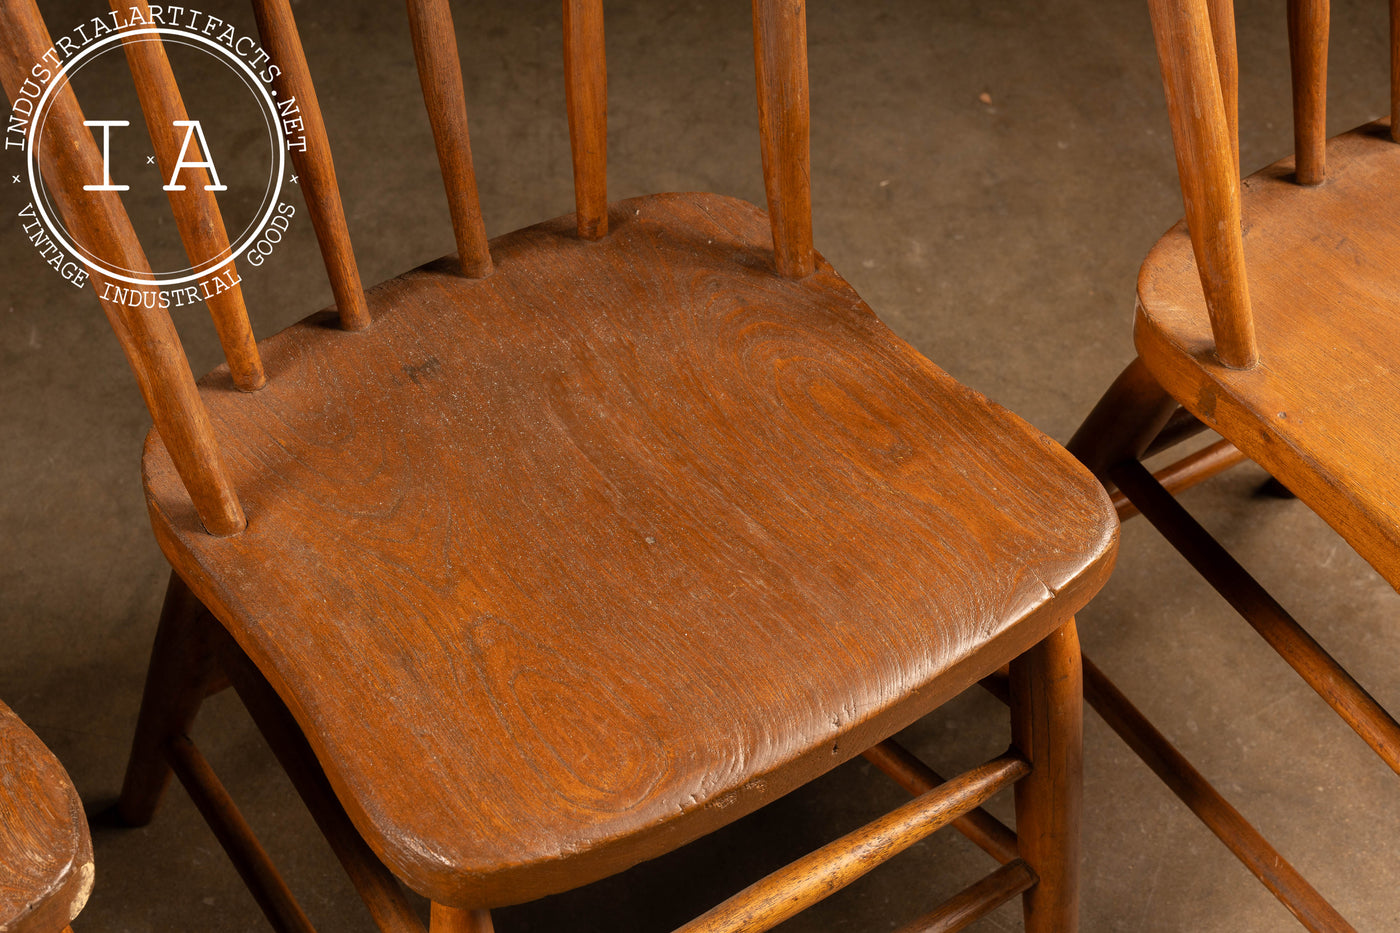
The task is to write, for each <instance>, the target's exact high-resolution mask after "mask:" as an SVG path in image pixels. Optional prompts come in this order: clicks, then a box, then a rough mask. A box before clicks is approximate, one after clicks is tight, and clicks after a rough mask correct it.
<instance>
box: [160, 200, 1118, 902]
mask: <svg viewBox="0 0 1400 933" xmlns="http://www.w3.org/2000/svg"><path fill="white" fill-rule="evenodd" d="M609 221H610V229H611V232H610V234H609V236H608V237H607V238H606V239H604V240H600V241H596V242H590V241H586V240H581V239H579V238H578V236H577V234H576V232H575V230H574V226H573V218H572V217H567V218H561V219H559V220H555V221H551V222H549V223H545V224H541V225H539V226H536V227H532V228H529V229H526V230H521V231H518V232H516V233H513V234H510V235H508V236H505V237H502V238H499V239H497V240H495V241H493V242H492V244H491V251H492V256H493V259H494V261H495V266H496V268H495V272H494V273H493V274H492V275H491V276H489V277H487V278H484V279H475V280H473V279H465V278H462V277H461V276H460V275H458V274H456V262H455V261H448V260H444V261H442V262H438V263H434V264H431V265H428V266H425V267H423V268H421V269H419V270H416V271H414V272H411V273H409V274H407V275H405V276H402V277H400V278H398V279H394V280H392V281H390V282H386V283H384V284H383V285H381V286H379V287H377V288H375V289H371V290H370V292H369V307H370V312H371V315H372V316H373V319H374V322H373V324H372V325H371V326H370V327H369V328H368V329H366V330H364V331H360V332H353V333H347V332H345V331H343V330H340V329H338V328H335V327H333V326H328V324H327V321H328V318H327V317H326V316H325V315H320V316H315V317H312V318H309V319H308V320H307V321H304V322H302V323H301V324H298V325H295V326H293V327H291V328H289V329H288V330H286V331H284V332H282V333H281V334H279V335H277V336H275V337H273V338H271V339H270V340H267V341H265V342H264V343H263V344H262V345H261V347H260V349H261V351H262V354H263V361H264V365H265V367H266V370H267V372H268V376H269V382H268V385H267V387H266V388H264V389H262V390H261V391H259V392H257V393H255V394H248V393H242V392H238V391H237V390H235V389H234V388H233V386H232V383H231V381H230V379H229V376H228V372H227V370H226V369H224V368H221V369H220V370H217V371H215V372H214V373H213V374H211V375H210V376H209V377H207V378H206V379H205V380H203V383H202V385H203V390H202V395H203V397H204V400H205V403H206V405H207V407H208V409H209V412H210V415H211V418H212V420H213V423H214V427H215V430H216V431H217V432H218V433H219V435H220V436H221V437H224V438H227V439H228V440H227V442H226V443H225V446H224V451H225V455H226V457H227V462H228V464H229V468H230V470H231V472H232V475H233V480H234V483H235V484H236V486H237V487H238V489H239V490H240V494H241V500H242V502H243V505H244V510H245V512H246V514H247V516H248V526H247V528H246V529H245V530H244V531H243V532H242V533H241V534H239V535H237V536H233V537H228V538H219V537H214V536H212V535H209V534H208V533H207V532H206V531H205V530H204V529H203V527H202V526H201V525H200V523H199V520H198V518H197V517H196V515H195V513H194V510H193V508H192V507H191V505H190V499H189V497H188V496H187V495H186V494H185V493H184V490H183V487H182V486H181V485H180V481H179V477H178V476H177V475H176V474H175V472H174V469H173V467H172V465H171V462H170V459H169V457H168V456H167V454H166V452H165V450H164V448H163V446H162V445H161V443H160V439H159V435H158V434H156V433H155V432H152V434H151V439H150V442H149V444H148V448H147V454H146V478H147V490H148V495H149V500H150V505H151V513H152V517H153V520H154V525H155V528H156V530H157V534H158V537H159V538H160V541H161V544H162V546H163V548H164V549H165V551H166V554H167V556H168V557H169V558H170V560H171V562H172V563H173V564H174V565H175V566H176V567H177V568H179V572H180V574H181V575H182V576H183V577H184V578H185V579H186V580H187V581H188V582H189V583H190V585H191V587H192V588H193V589H194V590H195V592H196V594H197V595H198V596H199V598H200V600H201V601H202V602H203V603H204V604H205V605H207V606H208V607H209V608H210V609H211V610H212V611H213V612H214V613H215V615H217V616H218V617H219V619H220V620H221V621H223V623H224V625H225V626H226V627H227V629H228V630H229V631H230V632H231V633H233V634H234V636H235V637H236V638H237V640H238V641H239V643H240V644H241V646H242V647H243V649H244V650H245V651H246V652H247V653H248V654H249V655H250V656H251V657H252V658H253V659H254V660H255V661H256V663H257V665H258V667H259V668H261V669H262V670H263V672H264V673H265V674H266V675H267V676H268V677H269V679H270V680H271V681H272V683H273V684H274V686H275V687H276V688H277V690H278V692H279V694H281V696H282V698H283V699H284V701H286V703H287V705H288V706H289V707H290V708H291V710H292V711H293V712H294V714H295V715H296V718H297V720H298V722H299V723H300V725H301V727H302V729H303V731H304V732H305V733H306V735H307V737H308V739H309V740H310V742H311V744H312V746H313V747H314V748H315V750H316V752H317V757H318V758H319V759H320V761H321V763H322V765H323V766H324V767H325V769H326V771H327V774H328V776H329V778H330V780H331V782H332V784H333V785H334V787H335V788H336V791H337V793H338V796H339V797H340V799H341V801H342V803H343V804H344V805H345V806H346V808H347V810H348V811H349V813H350V814H351V815H352V817H353V818H354V821H355V824H356V826H357V828H358V829H359V830H360V831H361V832H362V833H363V834H364V836H365V837H366V839H367V840H368V841H369V842H370V843H371V844H372V846H373V848H374V849H375V851H376V852H377V853H378V854H379V855H380V856H381V858H383V859H384V860H385V862H386V863H387V864H388V865H389V866H390V867H391V868H392V869H393V870H394V871H395V873H396V874H398V875H400V877H402V878H403V879H405V880H406V881H408V882H409V883H410V884H411V885H412V886H413V887H414V888H416V889H417V890H419V891H420V892H423V893H425V894H428V895H430V896H432V897H433V898H435V899H437V900H440V901H446V902H449V903H491V904H505V903H512V902H516V901H521V900H526V899H529V898H533V897H536V896H540V895H543V894H546V893H551V892H554V891H558V890H562V889H565V888H569V887H573V886H576V885H578V884H580V883H582V882H585V881H589V880H593V879H595V878H598V877H602V876H604V875H607V874H611V873H613V872H615V871H618V870H620V869H622V868H624V867H627V866H628V865H631V864H633V863H635V862H637V861H640V860H642V859H644V858H648V857H651V856H653V855H656V854H659V853H660V852H663V851H666V850H669V849H671V848H674V847H675V846H677V845H679V844H680V843H681V842H684V841H686V840H689V839H692V838H694V837H696V836H698V835H700V834H702V833H704V832H707V831H709V830H711V829H713V828H716V827H717V826H719V825H722V824H724V823H728V822H730V821H732V820H733V819H734V818H735V817H736V816H737V815H739V814H741V813H744V812H747V811H749V810H752V809H754V808H756V807H758V806H760V805H762V804H764V803H766V802H768V801H770V800H772V799H774V798H775V797H777V796H779V795H781V794H783V793H785V792H787V791H788V790H791V789H792V788H794V787H796V786H798V785H800V784H802V783H804V782H806V781H807V780H810V779H811V778H812V777H814V776H816V775H817V774H820V773H822V772H824V771H826V770H828V769H830V768H832V767H834V766H835V765H837V764H839V763H840V762H842V761H845V760H846V759H848V758H850V757H852V756H854V755H857V754H859V753H860V752H861V751H862V750H864V749H865V748H866V747H868V746H869V745H871V744H873V743H875V742H877V741H879V740H880V739H881V738H883V737H884V736H886V735H888V734H890V733H891V732H893V731H895V730H897V729H899V728H901V727H902V726H904V725H906V724H908V723H910V722H912V721H913V720H914V719H916V718H917V717H919V716H921V715H923V714H924V713H926V712H928V711H929V710H931V709H933V708H934V707H936V706H937V705H939V704H940V703H942V702H943V701H945V700H947V699H949V698H950V697H951V696H953V695H955V694H956V693H958V692H960V691H961V690H963V689H965V688H966V687H967V686H969V685H971V684H973V683H975V682H976V681H977V680H978V679H979V678H981V677H984V676H986V675H987V674H989V673H991V672H992V671H993V670H995V669H996V668H998V667H1000V666H1001V665H1004V664H1006V663H1007V662H1008V661H1010V660H1011V659H1012V658H1014V657H1016V656H1017V655H1019V654H1021V653H1022V652H1024V651H1025V650H1027V649H1028V648H1029V647H1030V646H1031V645H1033V644H1035V643H1036V642H1038V641H1040V640H1041V639H1043V638H1045V637H1046V636H1047V635H1048V634H1049V633H1050V632H1051V631H1053V630H1054V629H1056V628H1057V627H1059V626H1060V625H1062V624H1063V623H1064V622H1065V620H1067V619H1068V618H1069V617H1070V616H1071V614H1072V613H1074V612H1075V611H1076V610H1078V609H1079V608H1080V607H1081V606H1082V605H1083V604H1084V603H1085V602H1086V601H1087V599H1088V598H1089V596H1090V594H1092V593H1093V592H1094V591H1096V590H1097V588H1098V587H1099V586H1100V585H1101V584H1102V582H1103V580H1104V579H1105V577H1106V575H1107V573H1108V571H1109V568H1110V566H1111V563H1112V560H1111V558H1112V554H1113V551H1114V544H1115V541H1116V535H1117V525H1116V522H1114V521H1113V519H1112V515H1111V512H1110V511H1109V508H1108V505H1107V501H1106V498H1105V495H1104V492H1103V490H1102V489H1101V488H1100V487H1099V486H1098V484H1097V483H1095V482H1094V481H1093V479H1092V477H1091V476H1090V475H1089V474H1088V473H1087V472H1086V471H1084V470H1083V468H1082V467H1080V466H1079V465H1078V464H1077V463H1076V462H1075V461H1074V460H1073V458H1071V457H1070V456H1069V455H1068V454H1067V453H1066V452H1065V451H1064V450H1063V449H1061V448H1059V447H1058V446H1057V445H1055V444H1053V443H1051V442H1050V441H1049V440H1047V439H1046V438H1045V437H1044V436H1043V435H1041V434H1040V433H1039V432H1037V431H1036V430H1035V429H1033V428H1031V427H1030V426H1028V425H1027V424H1025V423H1024V422H1023V421H1021V420H1020V419H1019V418H1017V417H1016V416H1014V415H1012V414H1011V413H1010V412H1007V411H1006V410H1004V409H1002V408H1000V407H998V406H996V405H994V404H992V403H990V402H988V401H987V400H985V399H983V398H982V397H980V396H979V395H977V394H976V393H974V392H972V391H970V390H968V389H966V388H964V387H962V386H960V385H959V384H958V383H956V382H954V381H953V380H952V379H951V378H950V377H948V376H947V375H946V374H944V373H943V372H942V371H941V370H939V369H938V368H937V367H935V366H934V365H932V364H931V363H929V362H928V360H926V359H925V358H924V357H922V356H920V355H919V354H918V353H916V352H915V351H914V350H913V349H912V348H910V347H909V346H908V345H906V344H905V343H904V342H903V341H901V340H899V339H898V338H897V337H895V336H894V335H893V334H892V333H891V332H890V331H889V330H888V329H887V328H886V327H885V326H884V325H883V324H881V323H880V322H879V321H878V320H877V319H876V317H875V316H874V314H873V313H872V312H871V310H870V309H869V308H868V307H867V306H866V305H865V303H864V302H862V301H861V299H860V298H859V296H857V295H856V293H855V292H854V291H853V290H852V289H851V288H850V286H849V285H847V284H846V283H845V282H844V281H843V280H842V279H841V278H840V276H838V275H837V274H836V273H835V272H834V271H833V270H832V269H831V268H830V266H828V265H826V264H825V263H824V262H822V261H820V260H819V261H818V271H817V272H816V273H815V274H813V275H811V276H808V277H806V278H804V279H800V280H794V279H784V278H780V277H776V276H774V275H773V274H772V272H771V269H770V266H769V263H770V261H771V259H770V257H771V249H772V247H771V240H770V233H769V228H768V220H767V217H766V216H765V215H764V214H762V213H761V212H760V211H758V210H757V209H756V208H754V207H753V206H752V205H749V204H747V203H744V202H741V201H736V200H733V199H730V198H723V197H719V196H716V195H657V196H653V197H648V198H639V199H635V200H631V201H624V202H621V203H619V204H616V205H614V206H613V208H612V210H611V212H610V218H609ZM326 683H334V684H336V689H335V690H334V691H330V690H326V689H325V684H326Z"/></svg>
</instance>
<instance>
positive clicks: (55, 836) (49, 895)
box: [0, 703, 93, 933]
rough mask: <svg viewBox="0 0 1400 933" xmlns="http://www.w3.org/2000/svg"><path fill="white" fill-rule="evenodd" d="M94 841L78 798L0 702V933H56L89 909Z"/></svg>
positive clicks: (35, 739)
mask: <svg viewBox="0 0 1400 933" xmlns="http://www.w3.org/2000/svg"><path fill="white" fill-rule="evenodd" d="M92 879H93V868H92V841H91V840H90V839H89V838H88V827H87V820H86V819H85V818H84V816H83V804H82V801H80V800H79V799H78V792H77V791H75V790H74V789H73V784H72V782H71V781H69V780H68V774H67V772H65V771H64V770H63V766H62V765H61V764H59V763H58V759H57V758H55V757H54V756H53V753H52V752H50V751H49V750H48V749H47V748H45V747H44V743H43V742H40V741H39V738H38V737H37V736H36V735H35V734H34V733H33V732H30V731H29V729H28V728H27V727H26V726H25V725H24V723H22V722H21V721H20V719H19V717H18V716H16V715H15V714H14V712H13V711H11V710H10V708H9V707H7V706H5V704H3V703H0V930H4V931H5V933H56V931H58V930H62V929H63V928H64V927H66V926H67V925H68V922H69V921H70V920H72V919H73V918H74V917H76V916H77V915H78V912H79V911H80V910H82V909H83V905H84V904H85V903H87V899H88V893H89V892H90V891H91V890H92Z"/></svg>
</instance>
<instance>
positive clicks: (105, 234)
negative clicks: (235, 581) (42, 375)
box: [0, 0, 247, 535]
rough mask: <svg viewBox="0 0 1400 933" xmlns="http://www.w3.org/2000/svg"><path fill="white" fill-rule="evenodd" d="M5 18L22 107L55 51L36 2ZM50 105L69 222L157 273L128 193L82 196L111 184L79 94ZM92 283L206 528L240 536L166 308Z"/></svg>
mask: <svg viewBox="0 0 1400 933" xmlns="http://www.w3.org/2000/svg"><path fill="white" fill-rule="evenodd" d="M0 16H2V17H3V19H4V21H5V23H6V24H7V28H6V29H5V31H3V32H0V82H3V84H4V86H5V91H6V93H7V94H8V95H9V97H10V100H11V101H14V100H16V99H18V96H19V94H20V88H21V86H22V85H23V84H24V82H25V80H26V78H27V77H28V75H29V69H30V67H31V66H32V64H33V63H34V62H38V61H40V60H41V57H42V56H43V54H44V53H45V52H46V51H48V50H49V49H50V48H52V47H53V44H52V42H51V41H50V39H49V34H48V30H47V29H46V28H45V27H44V23H43V18H42V16H41V15H40V13H39V8H38V6H37V5H36V4H35V0H0ZM49 107H50V109H49V113H48V117H47V121H48V129H47V130H46V131H45V133H44V140H43V149H42V152H41V157H40V160H39V161H40V164H41V165H42V166H43V169H44V180H45V182H46V183H47V186H48V190H49V194H50V196H51V197H52V198H53V201H54V203H55V204H56V205H57V207H58V209H59V211H60V213H61V214H62V215H63V219H64V222H65V223H66V225H67V226H68V228H69V230H70V231H71V232H72V233H73V234H74V236H75V237H76V238H77V239H78V240H79V241H80V242H83V243H85V244H87V246H88V248H89V249H90V250H91V251H92V252H93V253H94V254H96V255H98V256H101V257H103V258H104V259H105V260H106V261H108V262H111V263H114V264H117V265H120V266H122V267H123V268H126V269H132V270H136V274H137V276H138V277H140V276H149V275H151V266H150V263H149V262H148V261H147V260H146V254H145V251H144V250H142V248H141V244H140V243H139V242H138V241H137V239H136V231H135V229H134V228H133V227H132V225H131V219H130V218H129V217H128V216H127V213H126V208H125V207H123V205H122V202H121V198H120V196H119V195H118V194H117V193H116V192H115V191H84V190H83V189H82V185H83V184H84V183H85V181H86V180H87V179H100V178H102V177H103V160H102V155H101V153H100V152H99V151H98V148H97V142H96V140H95V139H93V136H92V133H91V131H90V130H89V129H88V128H87V127H85V126H83V113H82V109H81V108H80V107H79V105H78V99H77V97H75V96H74V94H73V89H72V87H71V86H66V85H65V86H64V87H61V88H57V89H55V90H54V91H53V99H52V101H51V103H50V105H49ZM73 141H76V145H74V144H73ZM88 183H91V182H88ZM92 281H93V285H94V290H95V291H97V293H98V296H99V299H100V300H102V303H103V310H104V311H105V312H106V314H107V317H108V320H110V321H111V322H112V326H113V329H114V330H115V331H116V333H117V339H118V341H119V342H120V343H121V346H122V350H123V352H125V353H126V356H127V362H128V363H129V364H130V365H131V368H132V370H133V371H134V372H135V374H136V381H137V383H138V384H139V385H140V386H141V393H142V395H143V396H144V397H145V399H146V405H147V408H148V409H149V410H150V413H151V418H152V420H153V421H154V422H155V426H156V430H157V431H159V432H160V436H161V439H162V440H163V441H164V442H165V446H166V449H167V450H168V451H169V452H170V457H171V459H172V460H173V461H174V464H175V469H176V471H177V472H178V473H179V475H180V479H181V480H182V481H183V483H184V485H185V489H186V490H187V491H188V492H189V495H190V499H191V500H192V501H193V503H194V507H195V510H196V511H197V512H198V514H199V518H200V520H201V521H202V522H203V523H204V527H205V529H207V530H208V531H209V532H210V533H211V534H215V535H231V534H236V533H238V532H239V531H241V530H242V529H243V528H244V527H245V526H246V525H247V520H246V519H245V517H244V515H243V508H242V506H241V505H239V502H238V497H237V495H236V494H235V493H234V490H233V486H232V483H231V482H230V480H229V477H228V472H227V470H226V469H225V467H224V463H223V458H222V455H221V454H220V452H219V447H218V442H217V441H216V439H215V437H214V429H213V426H212V425H211V424H210V422H209V413H208V412H207V411H206V410H205V408H204V403H203V401H202V400H201V399H200V397H199V390H198V389H197V388H196V386H195V382H194V374H193V373H191V372H190V364H189V361H188V360H187V359H186V358H185V355H184V351H183V350H182V348H181V346H180V337H179V334H177V333H176V331H175V325H174V324H173V323H172V322H171V320H170V314H169V313H168V312H167V311H166V310H164V309H162V308H160V307H159V306H157V307H155V308H147V307H145V306H144V304H142V303H140V302H138V303H137V306H136V307H132V306H130V305H127V304H123V303H121V302H119V301H117V300H116V299H115V298H112V299H105V298H102V295H103V292H104V291H105V289H104V285H105V283H106V282H107V281H108V280H107V279H106V278H105V277H103V276H102V275H101V274H100V273H94V274H93V276H92ZM113 284H115V283H113ZM136 288H137V289H138V290H139V289H140V286H137V287H136Z"/></svg>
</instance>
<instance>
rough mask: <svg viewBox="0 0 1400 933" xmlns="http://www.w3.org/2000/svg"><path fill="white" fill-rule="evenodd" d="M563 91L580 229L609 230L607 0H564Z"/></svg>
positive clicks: (588, 233)
mask: <svg viewBox="0 0 1400 933" xmlns="http://www.w3.org/2000/svg"><path fill="white" fill-rule="evenodd" d="M564 95H565V103H566V105H567V107H568V111H569V146H570V149H571V151H572V155H573V163H574V202H575V204H576V205H577V207H578V235H579V236H581V237H583V238H584V239H585V240H597V239H601V238H602V237H604V236H607V233H608V65H607V55H606V53H605V51H604V46H603V0H564Z"/></svg>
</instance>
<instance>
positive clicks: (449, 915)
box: [430, 901, 495, 933]
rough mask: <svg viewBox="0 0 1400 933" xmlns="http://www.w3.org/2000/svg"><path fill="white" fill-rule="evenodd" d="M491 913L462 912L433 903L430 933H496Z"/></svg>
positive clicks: (485, 911) (486, 911) (477, 911)
mask: <svg viewBox="0 0 1400 933" xmlns="http://www.w3.org/2000/svg"><path fill="white" fill-rule="evenodd" d="M494 930H495V928H494V927H493V926H491V911H489V910H460V909H458V908H456V907H448V906H446V905H444V904H439V903H437V902H436V901H434V902H433V913H432V918H431V929H430V933H494Z"/></svg>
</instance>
